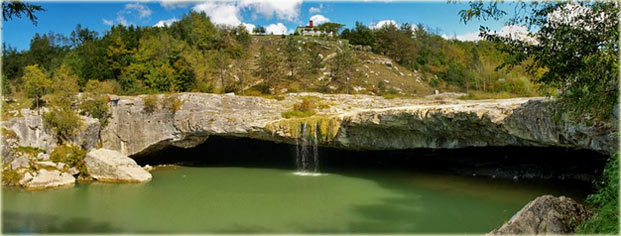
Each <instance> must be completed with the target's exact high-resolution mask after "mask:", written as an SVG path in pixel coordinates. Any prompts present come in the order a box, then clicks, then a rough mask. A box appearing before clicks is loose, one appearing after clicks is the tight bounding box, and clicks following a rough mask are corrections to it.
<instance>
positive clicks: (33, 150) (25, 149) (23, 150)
mask: <svg viewBox="0 0 621 236" xmlns="http://www.w3.org/2000/svg"><path fill="white" fill-rule="evenodd" d="M13 151H14V152H16V153H20V154H22V155H27V156H31V157H37V156H38V155H39V153H45V150H43V149H40V148H37V147H30V146H18V147H15V148H13Z"/></svg>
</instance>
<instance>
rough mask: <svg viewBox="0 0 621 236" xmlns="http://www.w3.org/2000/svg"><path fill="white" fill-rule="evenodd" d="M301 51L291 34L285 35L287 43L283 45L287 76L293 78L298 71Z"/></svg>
mask: <svg viewBox="0 0 621 236" xmlns="http://www.w3.org/2000/svg"><path fill="white" fill-rule="evenodd" d="M302 56H303V54H302V52H301V51H300V45H299V44H298V42H297V41H296V40H295V39H294V38H293V36H289V37H287V44H286V45H285V57H286V58H285V63H286V66H287V68H288V69H289V72H288V74H289V77H291V78H293V77H295V75H296V74H297V73H298V72H297V71H298V69H299V68H300V67H301V65H302V59H303V58H302Z"/></svg>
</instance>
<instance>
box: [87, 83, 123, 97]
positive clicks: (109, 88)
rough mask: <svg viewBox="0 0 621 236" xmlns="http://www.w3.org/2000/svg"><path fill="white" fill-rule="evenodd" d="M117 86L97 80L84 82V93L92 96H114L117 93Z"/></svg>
mask: <svg viewBox="0 0 621 236" xmlns="http://www.w3.org/2000/svg"><path fill="white" fill-rule="evenodd" d="M118 90H119V86H118V84H115V83H114V82H112V81H108V80H106V81H99V80H89V81H88V82H86V85H85V86H84V92H87V93H91V94H94V95H100V94H116V93H118Z"/></svg>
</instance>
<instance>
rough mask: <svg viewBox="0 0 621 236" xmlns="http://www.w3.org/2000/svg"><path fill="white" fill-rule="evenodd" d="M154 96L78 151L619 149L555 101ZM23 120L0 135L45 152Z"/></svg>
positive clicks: (122, 113)
mask: <svg viewBox="0 0 621 236" xmlns="http://www.w3.org/2000/svg"><path fill="white" fill-rule="evenodd" d="M155 96H157V101H158V102H157V103H156V106H155V107H154V109H153V110H150V109H145V102H144V98H145V96H133V97H121V98H120V101H119V102H118V104H116V105H110V111H111V113H112V117H111V119H110V121H109V124H108V125H107V126H106V127H104V128H103V129H101V130H100V132H95V131H94V130H93V129H98V128H99V127H98V126H97V127H94V125H92V124H91V123H93V122H86V124H91V125H88V127H85V128H84V129H83V131H82V132H81V133H80V134H79V135H78V137H76V139H75V142H76V144H79V145H80V146H82V147H83V148H86V149H90V148H94V147H95V146H96V144H97V140H100V141H101V146H103V148H107V149H111V150H117V151H119V152H121V153H123V154H125V155H129V156H132V155H140V154H147V153H150V152H154V151H157V150H159V149H161V148H164V147H166V146H169V145H173V146H179V147H186V148H189V147H193V146H196V145H198V144H200V143H202V142H204V140H206V139H207V138H209V136H213V135H220V136H235V137H249V138H255V139H261V140H268V141H275V142H285V143H291V144H294V143H296V139H297V138H300V137H301V136H302V135H313V136H316V137H318V138H317V139H316V140H317V142H318V143H319V145H323V146H331V147H337V148H344V149H356V150H391V149H392V150H394V149H411V148H461V147H472V146H478V147H484V146H555V147H569V148H577V149H591V150H595V151H598V152H602V153H609V152H610V150H613V149H614V148H615V145H616V143H617V139H616V136H615V135H614V133H615V130H616V128H615V127H613V126H612V125H606V124H604V125H602V124H599V125H592V126H584V125H578V124H574V123H571V122H567V121H564V120H563V119H555V118H554V117H555V116H554V109H555V106H554V103H553V101H550V100H547V99H543V98H514V99H499V100H477V101H465V100H456V99H390V100H388V99H384V98H382V97H376V96H367V95H325V94H316V93H298V94H288V95H286V96H284V99H282V100H276V99H267V98H261V97H250V96H235V95H232V94H231V95H216V94H200V93H184V94H179V96H178V99H179V100H180V101H182V102H183V104H182V105H181V106H180V108H179V109H178V110H172V109H170V108H165V107H167V106H165V105H166V104H164V103H165V102H164V101H166V99H165V97H166V96H170V95H155ZM305 96H313V98H314V100H315V101H316V103H317V114H316V115H314V116H311V117H305V118H290V119H285V118H283V117H282V116H281V113H282V112H285V111H287V110H291V109H292V107H293V105H294V104H296V103H299V102H300V100H301V99H302V97H305ZM22 113H23V114H26V115H24V116H23V117H16V118H13V119H11V120H9V121H7V122H5V123H4V124H3V126H4V127H5V128H6V129H9V130H11V131H13V132H15V134H16V135H17V136H18V140H19V141H18V145H22V146H34V147H38V148H42V149H44V150H48V151H50V150H51V148H53V146H54V145H53V142H54V138H53V136H51V135H49V133H46V132H47V131H46V130H45V129H44V128H43V127H42V125H41V121H40V120H41V119H40V116H38V115H35V114H34V113H28V112H27V111H23V112H22ZM84 119H86V120H87V121H89V120H91V119H90V118H86V117H85V118H84ZM95 121H96V120H95ZM91 126H93V127H91ZM98 136H99V137H98ZM5 146H8V145H5ZM5 149H6V148H5ZM3 156H5V154H4V152H3Z"/></svg>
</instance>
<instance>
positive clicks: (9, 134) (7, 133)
mask: <svg viewBox="0 0 621 236" xmlns="http://www.w3.org/2000/svg"><path fill="white" fill-rule="evenodd" d="M2 138H3V139H4V140H7V139H15V140H17V141H19V136H17V134H16V133H15V131H13V130H10V129H7V128H4V127H2Z"/></svg>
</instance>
